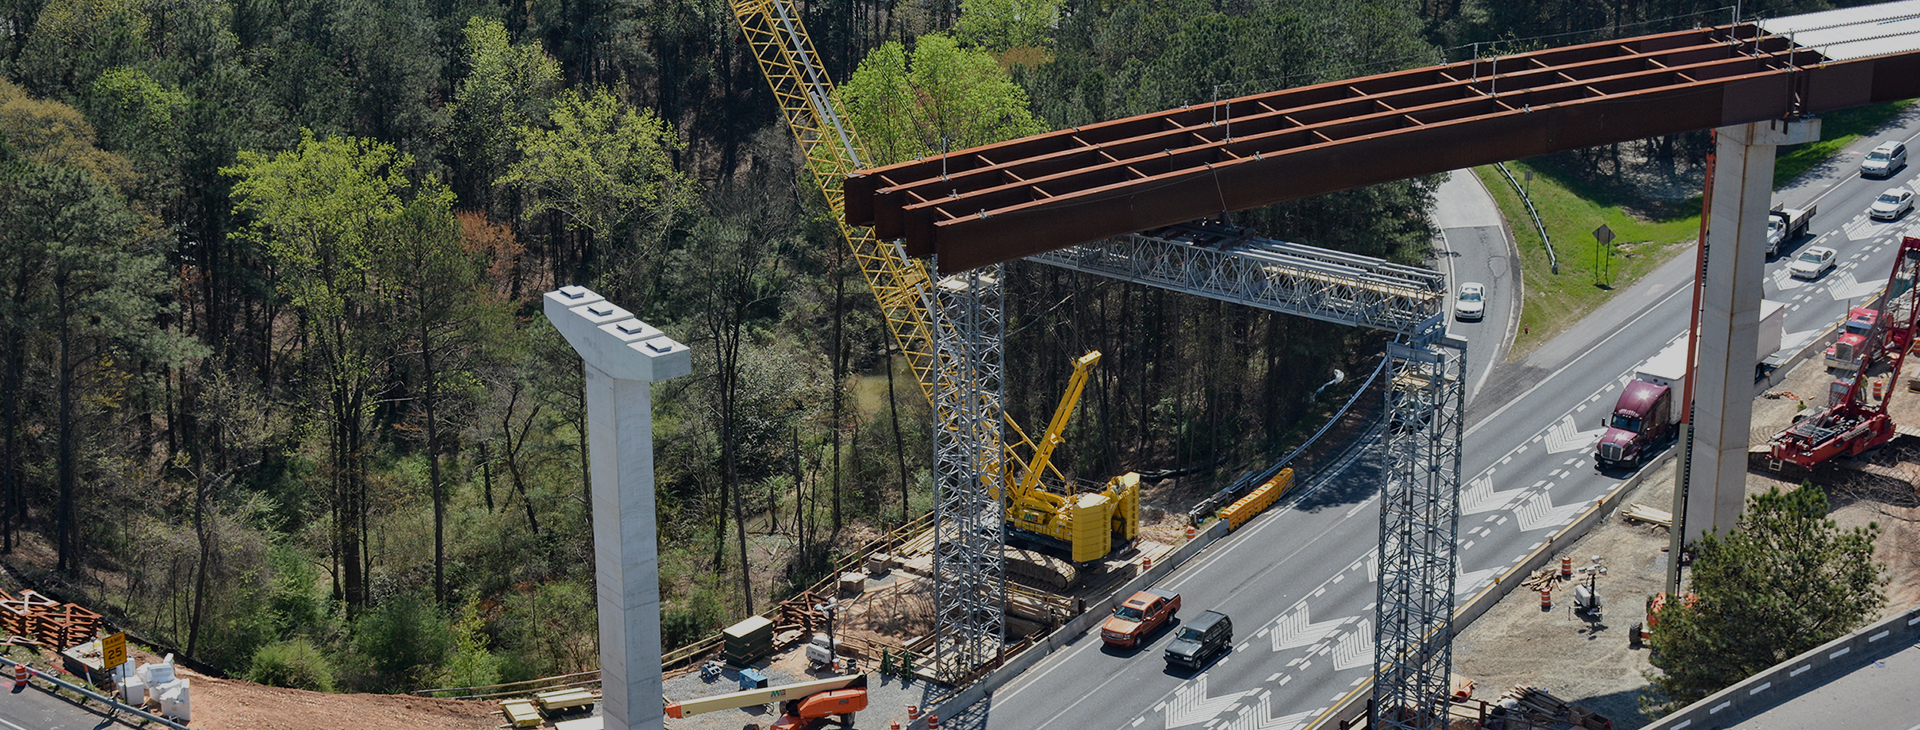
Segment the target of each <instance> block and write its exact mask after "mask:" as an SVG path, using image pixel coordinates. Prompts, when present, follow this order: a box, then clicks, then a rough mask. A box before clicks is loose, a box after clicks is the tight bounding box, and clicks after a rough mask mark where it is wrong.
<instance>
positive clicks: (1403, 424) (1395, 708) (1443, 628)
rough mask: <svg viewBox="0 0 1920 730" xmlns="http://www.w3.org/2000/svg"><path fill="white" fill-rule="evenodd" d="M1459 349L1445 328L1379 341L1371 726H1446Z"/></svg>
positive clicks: (1462, 351)
mask: <svg viewBox="0 0 1920 730" xmlns="http://www.w3.org/2000/svg"><path fill="white" fill-rule="evenodd" d="M1466 352H1467V348H1466V342H1465V341H1464V340H1461V339H1452V338H1445V339H1441V340H1439V341H1438V342H1436V343H1435V344H1429V345H1424V346H1421V345H1419V344H1418V342H1417V341H1416V343H1415V344H1413V345H1411V346H1410V345H1404V344H1399V343H1395V344H1392V345H1389V346H1388V348H1387V357H1388V358H1389V361H1388V366H1387V373H1388V374H1389V375H1391V376H1392V378H1391V379H1389V380H1388V381H1387V387H1386V388H1385V391H1386V401H1387V403H1386V405H1387V418H1388V421H1387V423H1388V428H1387V437H1386V439H1385V448H1386V451H1387V458H1386V459H1385V461H1386V463H1387V464H1388V466H1387V469H1388V472H1387V475H1386V480H1385V482H1384V483H1383V484H1382V485H1381V490H1380V491H1381V493H1380V575H1379V583H1378V586H1379V597H1378V598H1377V602H1376V607H1375V623H1374V647H1375V648H1374V651H1375V654H1374V664H1373V707H1374V714H1373V720H1374V723H1375V724H1374V725H1373V726H1374V727H1387V728H1420V729H1421V730H1426V729H1428V728H1445V727H1447V720H1448V718H1447V702H1448V700H1447V692H1448V686H1447V683H1448V673H1449V672H1450V671H1451V669H1452V664H1453V599H1454V575H1455V572H1454V571H1455V568H1456V564H1457V562H1458V556H1457V553H1456V551H1455V549H1454V540H1455V538H1456V537H1457V535H1458V532H1459V524H1460V441H1461V435H1462V430H1463V427H1464V423H1463V421H1464V420H1465V419H1464V414H1465V394H1464V389H1463V388H1462V386H1461V383H1462V382H1463V381H1464V380H1465V377H1464V375H1465V373H1466V359H1467V358H1466Z"/></svg>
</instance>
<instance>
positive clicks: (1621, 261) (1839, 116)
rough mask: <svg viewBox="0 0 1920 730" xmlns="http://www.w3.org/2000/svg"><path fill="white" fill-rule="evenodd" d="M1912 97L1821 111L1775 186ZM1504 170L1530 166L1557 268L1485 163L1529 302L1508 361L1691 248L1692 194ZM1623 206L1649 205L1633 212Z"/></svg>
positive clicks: (1780, 168)
mask: <svg viewBox="0 0 1920 730" xmlns="http://www.w3.org/2000/svg"><path fill="white" fill-rule="evenodd" d="M1911 104H1913V102H1912V101H1902V102H1894V103H1889V104H1880V105H1878V106H1870V107H1863V108H1860V109H1849V110H1846V111H1840V112H1834V113H1832V114H1827V115H1824V116H1822V117H1821V121H1820V126H1821V130H1820V131H1821V137H1822V139H1821V140H1820V141H1818V142H1810V143H1807V144H1803V145H1790V146H1786V147H1782V148H1781V149H1780V151H1779V154H1778V156H1777V157H1775V160H1774V187H1776V188H1778V187H1781V186H1783V185H1785V184H1787V183H1789V182H1792V181H1793V180H1794V179H1795V178H1798V177H1799V176H1801V175H1803V174H1806V173H1807V172H1808V171H1809V170H1813V169H1815V168H1817V167H1819V166H1821V165H1823V164H1826V163H1827V162H1828V161H1829V160H1832V159H1834V155H1836V154H1838V153H1839V152H1840V150H1842V149H1845V148H1846V147H1847V146H1848V145H1851V144H1853V143H1854V142H1855V141H1857V140H1859V139H1860V137H1861V136H1862V135H1865V134H1871V133H1872V132H1873V131H1874V130H1876V129H1879V128H1881V127H1883V126H1885V125H1886V124H1887V123H1888V122H1890V121H1892V120H1893V119H1894V117H1896V116H1899V115H1900V114H1901V113H1902V112H1904V111H1905V110H1906V109H1907V107H1908V106H1909V105H1911ZM1507 168H1508V169H1509V170H1511V171H1512V172H1513V175H1514V177H1515V178H1516V179H1520V180H1523V181H1524V180H1525V177H1526V171H1528V170H1533V172H1534V179H1533V181H1532V182H1531V183H1526V182H1522V185H1526V186H1527V188H1528V195H1529V196H1530V197H1531V198H1532V199H1533V204H1534V206H1535V208H1536V210H1538V211H1539V212H1540V218H1541V219H1542V220H1543V221H1545V222H1546V227H1547V235H1548V236H1549V237H1551V238H1552V239H1553V247H1554V251H1555V252H1556V253H1557V254H1558V258H1559V262H1560V270H1559V272H1558V273H1555V272H1554V271H1553V269H1552V267H1551V266H1550V265H1549V262H1548V259H1547V251H1546V247H1545V246H1544V245H1543V244H1542V243H1541V241H1540V234H1539V232H1538V229H1536V228H1535V227H1534V225H1533V218H1532V217H1531V216H1529V215H1528V214H1527V209H1526V206H1525V205H1523V204H1522V203H1521V202H1520V196H1519V194H1517V193H1515V192H1514V190H1513V185H1511V184H1509V183H1508V182H1507V180H1506V178H1505V177H1504V176H1502V175H1501V174H1500V171H1499V170H1497V169H1495V168H1494V167H1493V166H1491V165H1488V166H1482V167H1478V168H1475V169H1474V172H1475V173H1476V174H1478V175H1479V176H1480V179H1481V181H1482V182H1484V183H1486V186H1487V189H1488V190H1490V191H1492V193H1493V198H1494V200H1495V202H1497V203H1498V204H1499V205H1500V212H1501V213H1503V214H1504V215H1505V216H1506V218H1507V223H1508V225H1509V226H1510V227H1511V228H1512V229H1513V236H1514V243H1515V245H1516V246H1517V247H1518V248H1519V249H1520V270H1521V278H1522V280H1523V281H1524V282H1525V285H1526V301H1525V303H1524V304H1523V305H1522V311H1521V320H1520V321H1521V325H1522V329H1521V332H1520V334H1519V335H1518V336H1517V337H1516V338H1515V340H1514V344H1513V349H1512V351H1511V352H1510V353H1509V354H1508V357H1509V358H1519V357H1522V356H1524V355H1526V354H1527V353H1528V352H1530V351H1532V350H1533V348H1535V347H1538V346H1539V345H1540V343H1543V342H1546V341H1547V340H1548V339H1551V338H1552V337H1553V336H1554V335H1557V334H1559V333H1560V332H1562V331H1564V330H1565V329H1566V328H1567V327H1570V326H1572V325H1573V323H1575V322H1578V321H1579V320H1580V318H1581V317H1584V316H1586V315H1587V314H1588V313H1590V312H1592V311H1593V310H1595V309H1597V308H1599V307H1600V305H1602V304H1605V303H1606V302H1607V300H1609V299H1611V298H1613V295H1614V294H1615V293H1617V292H1619V291H1621V290H1624V289H1626V288H1627V287H1629V286H1632V285H1633V283H1634V282H1637V281H1639V280H1640V278H1641V277H1643V276H1646V274H1647V273H1648V272H1650V271H1653V270H1654V269H1655V268H1658V267H1659V266H1660V265H1661V264H1663V263H1666V261H1667V260H1668V259H1669V258H1672V257H1673V256H1674V255H1675V254H1678V253H1680V252H1681V251H1684V250H1687V249H1688V248H1689V245H1690V244H1691V243H1692V242H1693V240H1694V239H1695V238H1696V237H1698V236H1699V234H1700V198H1699V197H1698V196H1695V197H1693V198H1691V199H1689V200H1687V201H1685V202H1684V203H1680V204H1678V205H1671V204H1657V203H1655V202H1654V201H1647V200H1636V199H1630V198H1629V197H1628V196H1624V195H1622V194H1621V193H1620V192H1619V191H1618V190H1617V189H1616V190H1606V189H1601V188H1599V187H1596V186H1591V185H1583V184H1580V183H1579V182H1577V181H1574V180H1572V179H1570V178H1568V177H1566V176H1564V175H1561V174H1559V173H1558V172H1557V171H1555V170H1553V169H1551V168H1538V167H1534V166H1532V165H1529V164H1528V163H1526V162H1514V163H1509V164H1508V165H1507ZM1629 210H1635V211H1649V210H1650V211H1654V212H1652V213H1648V214H1645V215H1636V214H1634V213H1630V212H1628V211H1629ZM1602 223H1604V224H1606V226H1607V227H1608V228H1611V229H1613V234H1614V240H1613V246H1614V256H1613V258H1612V259H1611V260H1610V261H1608V262H1605V263H1606V264H1607V266H1606V269H1607V270H1606V272H1605V273H1604V274H1603V273H1602V270H1601V269H1602V267H1601V264H1602V262H1601V261H1598V260H1596V257H1595V254H1596V251H1595V249H1596V248H1597V247H1598V243H1597V242H1596V241H1595V240H1594V237H1593V231H1594V229H1596V228H1598V227H1599V226H1600V225H1601V224H1602Z"/></svg>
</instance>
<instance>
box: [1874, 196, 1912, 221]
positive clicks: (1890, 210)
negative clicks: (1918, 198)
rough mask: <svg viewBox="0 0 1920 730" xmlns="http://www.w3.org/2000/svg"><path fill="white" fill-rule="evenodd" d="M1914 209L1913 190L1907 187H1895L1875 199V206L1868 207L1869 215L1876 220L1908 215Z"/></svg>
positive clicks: (1888, 219) (1887, 219)
mask: <svg viewBox="0 0 1920 730" xmlns="http://www.w3.org/2000/svg"><path fill="white" fill-rule="evenodd" d="M1909 210H1913V191H1912V190H1908V189H1906V188H1894V189H1892V190H1888V191H1886V192H1884V193H1881V194H1880V197H1879V198H1878V199H1876V200H1874V201H1873V207H1871V208H1868V209H1867V215H1870V216H1873V219H1874V220H1878V221H1890V220H1894V219H1896V218H1899V217H1900V216H1903V215H1906V214H1907V211H1909Z"/></svg>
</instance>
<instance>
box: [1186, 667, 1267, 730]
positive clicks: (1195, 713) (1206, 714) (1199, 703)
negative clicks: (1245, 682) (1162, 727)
mask: <svg viewBox="0 0 1920 730" xmlns="http://www.w3.org/2000/svg"><path fill="white" fill-rule="evenodd" d="M1246 694H1247V693H1246V692H1229V693H1227V694H1223V695H1220V696H1219V697H1208V696H1207V675H1205V674H1202V675H1200V676H1199V677H1198V678H1196V679H1194V680H1193V681H1192V682H1188V683H1187V686H1185V687H1181V688H1180V689H1178V690H1175V691H1174V693H1173V701H1171V702H1168V703H1167V727H1169V728H1175V727H1180V726H1182V725H1192V724H1194V723H1196V722H1205V721H1207V720H1211V719H1213V718H1214V716H1216V715H1219V714H1220V713H1221V712H1224V711H1225V710H1226V709H1227V708H1228V707H1232V706H1233V703H1235V702H1239V701H1240V698H1241V697H1244V696H1246Z"/></svg>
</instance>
